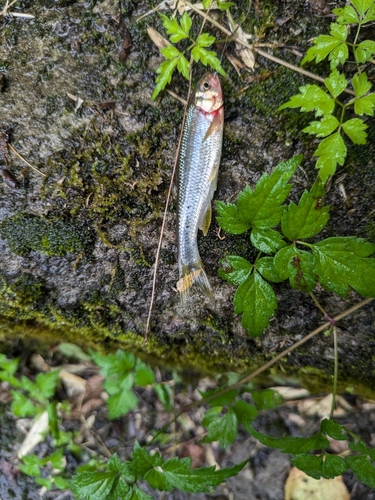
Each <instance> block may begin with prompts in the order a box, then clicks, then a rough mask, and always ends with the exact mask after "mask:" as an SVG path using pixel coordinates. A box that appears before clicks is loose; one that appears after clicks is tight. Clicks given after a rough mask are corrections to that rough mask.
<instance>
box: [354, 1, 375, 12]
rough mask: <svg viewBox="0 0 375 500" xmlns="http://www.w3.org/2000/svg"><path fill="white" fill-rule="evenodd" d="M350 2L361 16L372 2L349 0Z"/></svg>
mask: <svg viewBox="0 0 375 500" xmlns="http://www.w3.org/2000/svg"><path fill="white" fill-rule="evenodd" d="M351 3H352V4H353V5H354V7H355V8H356V9H357V11H358V14H359V15H360V16H363V14H364V13H365V12H366V10H367V9H368V8H369V7H370V6H371V5H372V4H373V3H374V2H373V0H351Z"/></svg>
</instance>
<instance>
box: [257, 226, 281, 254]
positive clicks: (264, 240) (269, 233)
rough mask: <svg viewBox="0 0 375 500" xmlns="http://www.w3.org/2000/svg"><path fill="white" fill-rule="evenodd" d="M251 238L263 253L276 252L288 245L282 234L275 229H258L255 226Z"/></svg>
mask: <svg viewBox="0 0 375 500" xmlns="http://www.w3.org/2000/svg"><path fill="white" fill-rule="evenodd" d="M250 239H251V243H252V244H253V245H254V247H255V248H257V249H258V250H260V251H261V252H263V253H271V254H272V253H275V252H277V250H279V249H280V248H283V247H285V245H286V243H285V241H284V240H283V236H282V234H280V233H279V232H278V231H275V230H274V229H258V228H256V227H255V228H254V229H253V230H252V231H251V235H250Z"/></svg>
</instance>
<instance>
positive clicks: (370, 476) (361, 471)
mask: <svg viewBox="0 0 375 500" xmlns="http://www.w3.org/2000/svg"><path fill="white" fill-rule="evenodd" d="M346 463H347V464H348V465H349V467H350V468H351V469H352V471H353V472H354V474H355V475H356V476H357V477H358V479H359V480H360V481H362V483H365V484H367V486H369V487H370V488H375V468H374V466H373V465H372V463H371V462H370V461H369V459H368V458H367V457H366V456H364V455H360V456H355V457H353V456H351V457H347V458H346Z"/></svg>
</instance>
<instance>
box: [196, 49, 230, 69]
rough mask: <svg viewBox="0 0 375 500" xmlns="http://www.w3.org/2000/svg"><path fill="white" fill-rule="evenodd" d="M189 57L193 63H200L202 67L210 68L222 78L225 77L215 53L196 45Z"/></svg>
mask: <svg viewBox="0 0 375 500" xmlns="http://www.w3.org/2000/svg"><path fill="white" fill-rule="evenodd" d="M191 56H192V58H193V59H194V61H196V62H198V61H200V62H201V63H202V64H204V66H207V65H209V66H211V68H212V69H214V70H215V71H217V72H218V73H220V74H221V75H223V76H226V73H225V71H224V69H223V68H222V67H221V64H220V61H219V59H218V58H217V56H216V53H215V52H213V51H212V50H206V49H204V48H203V47H202V46H200V45H196V46H195V47H194V48H193V50H192V51H191Z"/></svg>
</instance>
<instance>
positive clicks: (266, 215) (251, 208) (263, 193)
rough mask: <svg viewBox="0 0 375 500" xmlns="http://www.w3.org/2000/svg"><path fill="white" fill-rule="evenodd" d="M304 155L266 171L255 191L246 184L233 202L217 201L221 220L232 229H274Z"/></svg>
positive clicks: (227, 227) (225, 226) (236, 232)
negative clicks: (234, 202) (292, 179)
mask: <svg viewBox="0 0 375 500" xmlns="http://www.w3.org/2000/svg"><path fill="white" fill-rule="evenodd" d="M301 160H302V155H299V156H296V157H294V158H291V159H290V160H288V161H286V162H281V163H280V164H279V165H278V166H277V167H276V168H275V170H274V171H273V172H272V174H271V175H269V174H266V173H265V174H263V175H262V177H261V178H260V179H259V181H258V182H257V183H256V185H255V188H254V191H252V189H251V188H250V187H249V186H246V188H245V189H244V191H242V192H241V193H240V194H239V196H238V199H237V203H236V205H233V204H232V203H223V202H217V209H218V213H219V217H218V218H217V221H218V223H219V224H220V226H221V227H222V229H224V230H225V231H227V232H228V233H231V234H242V233H244V232H245V231H247V230H248V229H250V227H251V226H254V227H256V228H258V229H270V228H272V227H275V226H277V224H279V222H280V219H281V215H282V212H283V210H284V207H282V206H281V205H282V203H284V201H285V199H286V197H287V196H288V194H289V191H290V189H291V185H289V184H288V181H289V180H290V178H291V177H292V175H293V174H294V172H295V171H296V170H297V167H298V165H299V164H300V163H301Z"/></svg>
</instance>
